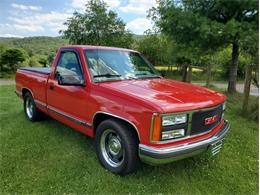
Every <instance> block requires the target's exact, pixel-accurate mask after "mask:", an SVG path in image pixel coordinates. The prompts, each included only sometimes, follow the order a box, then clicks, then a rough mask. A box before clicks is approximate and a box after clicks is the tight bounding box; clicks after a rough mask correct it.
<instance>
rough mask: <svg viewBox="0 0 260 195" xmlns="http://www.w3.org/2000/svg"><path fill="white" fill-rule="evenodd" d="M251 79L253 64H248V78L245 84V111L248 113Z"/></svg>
mask: <svg viewBox="0 0 260 195" xmlns="http://www.w3.org/2000/svg"><path fill="white" fill-rule="evenodd" d="M251 80H252V66H251V65H248V66H247V67H246V78H245V86H244V98H243V113H247V111H248V102H249V94H250V85H251Z"/></svg>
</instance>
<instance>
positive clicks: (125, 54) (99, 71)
mask: <svg viewBox="0 0 260 195" xmlns="http://www.w3.org/2000/svg"><path fill="white" fill-rule="evenodd" d="M85 57H86V60H87V63H88V67H89V70H90V74H91V76H92V79H93V81H95V82H102V81H111V80H126V79H140V78H159V77H160V75H159V73H158V72H157V71H156V70H155V69H154V68H153V67H152V66H151V65H150V64H149V62H147V61H146V60H145V59H144V58H143V57H142V56H141V55H140V54H139V53H137V52H130V51H120V50H101V49H91V50H85Z"/></svg>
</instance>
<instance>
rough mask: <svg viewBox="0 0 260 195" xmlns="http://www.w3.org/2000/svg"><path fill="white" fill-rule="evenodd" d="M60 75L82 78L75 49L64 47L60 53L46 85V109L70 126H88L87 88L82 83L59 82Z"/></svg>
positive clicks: (79, 62) (81, 70)
mask: <svg viewBox="0 0 260 195" xmlns="http://www.w3.org/2000/svg"><path fill="white" fill-rule="evenodd" d="M62 76H72V77H73V76H74V77H75V76H76V77H78V78H81V79H82V80H84V74H83V67H82V64H81V61H80V57H79V53H78V52H77V51H76V50H68V49H66V50H64V51H61V53H60V56H59V60H58V62H57V66H56V70H55V73H54V75H51V76H50V78H49V82H48V86H47V103H48V111H49V113H50V115H52V116H53V117H54V118H56V119H58V120H63V119H64V120H65V122H66V123H67V124H68V123H70V124H71V125H72V126H73V124H74V125H76V124H80V125H83V126H88V123H87V118H86V117H87V116H88V114H89V113H88V109H87V108H88V105H87V102H88V99H89V92H88V90H86V87H85V86H83V85H82V86H79V85H73V84H71V85H62V84H59V82H58V80H59V77H62ZM84 82H85V80H84ZM89 120H90V119H89Z"/></svg>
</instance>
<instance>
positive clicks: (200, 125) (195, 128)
mask: <svg viewBox="0 0 260 195" xmlns="http://www.w3.org/2000/svg"><path fill="white" fill-rule="evenodd" d="M213 116H217V117H216V118H217V119H216V121H214V122H212V123H210V124H205V123H206V122H205V121H206V119H210V118H211V117H213ZM221 116H222V105H219V106H218V107H216V108H213V109H211V110H206V111H198V112H194V113H193V114H192V125H191V135H196V134H200V133H205V132H207V131H210V130H212V129H213V128H215V127H216V126H217V125H218V124H219V123H220V122H221V118H222V117H221Z"/></svg>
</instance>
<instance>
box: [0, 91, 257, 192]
mask: <svg viewBox="0 0 260 195" xmlns="http://www.w3.org/2000/svg"><path fill="white" fill-rule="evenodd" d="M0 94H1V96H0V101H1V103H0V117H1V123H0V125H1V126H0V127H1V133H0V149H1V150H0V151H1V155H0V157H1V158H0V165H1V166H0V177H1V178H0V194H7V193H8V194H9V193H12V194H14V193H18V194H39V193H46V194H54V193H58V194H61V193H73V194H83V193H90V194H92V193H100V194H107V193H109V194H111V193H117V194H118V193H120V194H128V193H133V194H157V193H174V194H258V124H257V123H256V122H254V121H251V120H248V119H246V118H243V117H241V116H239V115H238V114H237V113H238V112H239V110H240V106H241V105H240V104H241V96H240V95H234V96H232V97H230V98H229V101H228V104H227V112H226V114H225V115H226V118H227V119H228V120H229V121H230V122H231V126H232V128H231V131H230V133H229V134H228V135H227V137H226V139H225V145H224V148H223V150H222V152H221V153H220V154H219V155H217V156H216V157H214V158H211V159H207V158H206V157H205V155H201V156H197V157H194V158H190V159H186V160H182V161H178V162H175V163H171V164H167V165H163V166H157V167H153V166H149V165H145V164H143V165H142V166H141V168H140V169H139V171H138V172H137V173H135V174H132V175H128V176H125V177H120V176H117V175H114V174H112V173H110V172H108V171H106V170H105V169H103V168H102V167H101V166H100V165H99V163H98V161H97V157H96V154H95V150H94V145H93V143H94V142H93V141H92V140H91V139H90V138H88V137H86V136H84V135H82V134H80V133H78V132H76V131H74V130H72V129H71V128H69V127H66V126H65V125H63V124H61V123H59V122H57V121H55V120H53V119H50V118H47V119H46V120H45V121H42V122H36V123H32V122H29V121H27V120H26V118H25V116H24V113H23V108H22V107H23V106H22V101H21V100H20V99H19V98H18V97H16V95H15V94H14V86H1V87H0Z"/></svg>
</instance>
